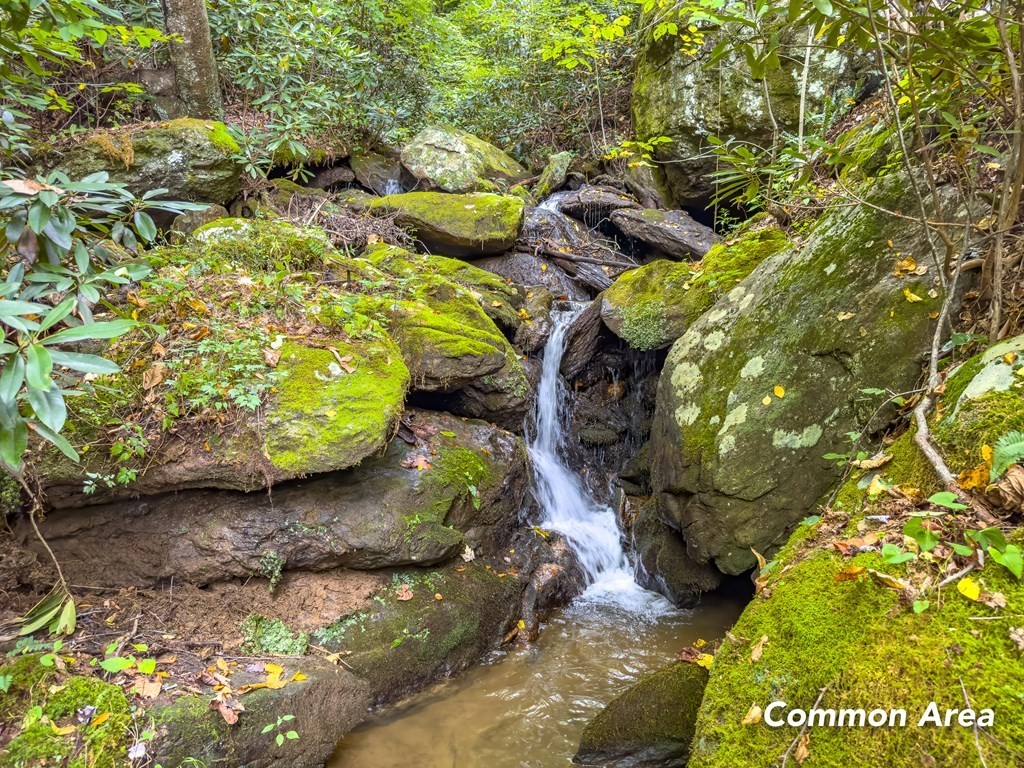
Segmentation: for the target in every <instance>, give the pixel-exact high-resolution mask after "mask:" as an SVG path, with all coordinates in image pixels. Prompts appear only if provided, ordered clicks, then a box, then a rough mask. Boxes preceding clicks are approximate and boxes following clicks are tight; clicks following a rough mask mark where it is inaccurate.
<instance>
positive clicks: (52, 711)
mask: <svg viewBox="0 0 1024 768" xmlns="http://www.w3.org/2000/svg"><path fill="white" fill-rule="evenodd" d="M40 658H41V657H40V656H39V655H30V656H22V657H20V658H16V659H15V660H14V661H9V662H7V663H6V664H4V665H2V666H0V678H10V679H9V681H8V684H7V687H6V689H5V690H4V691H2V692H0V727H2V729H3V730H2V735H0V743H2V744H3V750H2V751H0V768H26V767H27V766H47V765H62V766H69V768H93V766H95V768H120V767H121V766H123V765H127V763H128V759H127V753H128V748H129V747H130V745H131V744H132V742H133V741H134V735H135V733H136V732H137V725H136V722H135V720H134V718H133V714H132V709H131V707H130V705H129V703H128V699H127V698H126V697H125V695H124V692H123V691H122V690H121V688H120V687H118V686H116V685H111V684H109V683H105V682H103V681H102V680H100V679H99V678H97V677H88V676H75V675H67V676H65V675H61V674H58V673H57V672H56V671H55V669H54V666H53V664H52V663H51V664H50V665H49V666H43V665H42V664H40ZM90 708H92V709H90ZM67 728H70V729H71V730H70V731H65V730H64V729H67Z"/></svg>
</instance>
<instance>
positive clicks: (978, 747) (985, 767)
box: [959, 677, 988, 768]
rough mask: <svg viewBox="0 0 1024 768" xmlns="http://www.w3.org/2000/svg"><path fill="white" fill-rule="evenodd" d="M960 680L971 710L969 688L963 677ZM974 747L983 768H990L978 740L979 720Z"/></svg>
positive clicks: (966, 701) (965, 700)
mask: <svg viewBox="0 0 1024 768" xmlns="http://www.w3.org/2000/svg"><path fill="white" fill-rule="evenodd" d="M959 680H960V690H961V691H963V692H964V704H966V705H967V708H968V709H970V708H971V700H970V698H969V697H968V696H967V686H965V685H964V679H963V678H962V677H961V678H959ZM974 747H975V748H976V749H977V750H978V760H980V761H981V768H988V763H986V762H985V755H983V754H982V752H981V740H980V739H979V738H978V721H977V720H975V721H974Z"/></svg>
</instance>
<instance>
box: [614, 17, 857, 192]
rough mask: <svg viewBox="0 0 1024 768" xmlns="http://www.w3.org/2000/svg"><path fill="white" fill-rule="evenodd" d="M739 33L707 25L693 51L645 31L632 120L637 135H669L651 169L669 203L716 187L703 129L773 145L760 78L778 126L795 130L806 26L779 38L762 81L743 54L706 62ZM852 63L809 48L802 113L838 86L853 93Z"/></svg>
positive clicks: (836, 92) (819, 105)
mask: <svg viewBox="0 0 1024 768" xmlns="http://www.w3.org/2000/svg"><path fill="white" fill-rule="evenodd" d="M736 33H737V30H735V29H730V28H729V27H723V28H722V29H720V30H718V31H714V32H711V31H709V32H706V33H705V37H706V40H707V42H706V43H705V45H704V47H703V49H702V50H701V51H700V52H699V53H698V54H697V55H696V56H693V55H691V54H689V53H687V52H685V51H683V50H682V49H681V48H680V47H679V45H678V43H677V41H676V39H675V38H673V36H672V35H665V36H664V37H662V38H661V39H660V40H654V38H653V34H652V32H651V31H650V30H648V31H647V32H646V33H645V34H644V35H643V36H642V38H643V39H642V40H641V43H640V52H639V56H638V60H637V70H636V76H635V79H634V82H633V98H632V109H633V122H634V127H635V130H636V134H637V136H638V137H639V138H641V139H651V138H655V137H658V136H667V137H669V138H671V139H672V141H671V142H669V143H664V144H659V145H658V146H657V147H656V149H655V154H654V157H655V159H656V160H657V161H658V162H657V164H656V165H657V169H656V170H655V176H656V177H657V178H658V179H659V181H660V182H661V186H662V189H661V191H662V192H663V194H664V197H665V198H666V199H665V202H666V203H669V204H670V205H673V207H680V208H681V207H688V206H692V205H704V204H706V203H707V201H708V199H709V198H710V196H711V194H712V192H713V191H714V185H713V181H712V179H711V176H710V174H712V173H713V172H714V171H715V170H716V165H715V163H716V160H715V157H714V156H713V155H712V154H711V153H710V152H709V151H708V150H709V145H708V143H707V137H708V136H717V137H718V138H720V139H722V140H723V141H725V140H728V139H735V140H736V141H738V142H741V143H742V144H745V145H748V146H749V145H754V146H758V147H768V146H771V145H772V142H773V135H774V132H775V127H774V125H773V123H772V118H771V117H770V116H769V106H768V102H766V100H765V95H764V88H765V86H764V85H763V83H767V89H768V93H769V96H770V104H771V106H770V110H771V113H772V115H774V118H775V120H776V121H777V122H778V126H779V130H781V131H785V132H788V133H793V134H795V133H796V132H797V129H798V126H797V122H798V116H799V110H800V91H801V81H802V76H803V63H804V43H805V40H806V38H805V34H804V32H803V31H800V32H799V33H796V38H795V39H793V38H787V39H783V40H782V45H781V49H780V51H779V56H780V59H781V61H782V67H781V68H780V69H778V70H775V71H772V72H770V73H769V74H768V76H767V79H766V80H765V81H762V80H759V79H755V78H753V77H752V76H751V73H750V69H749V67H748V66H747V63H746V61H745V59H744V58H743V56H742V55H741V54H731V55H728V56H726V57H725V58H723V59H722V60H721V61H720V62H718V63H716V64H710V69H709V60H710V58H711V56H712V51H713V50H714V49H715V47H716V46H717V45H718V43H720V42H722V41H724V39H725V38H726V37H728V36H730V35H734V34H736ZM851 70H852V68H851V66H850V63H849V61H848V60H847V59H846V58H845V57H844V56H843V55H842V54H841V53H839V52H837V51H834V50H828V49H826V48H824V47H815V48H812V49H811V61H810V70H809V72H810V77H809V79H808V83H807V95H808V98H807V107H806V114H807V115H816V114H820V113H821V112H822V110H823V108H824V107H825V104H826V102H827V101H828V100H829V99H837V98H841V95H842V94H843V93H845V94H847V95H851V96H852V95H853V93H854V89H853V86H854V84H855V82H856V79H857V78H856V75H855V74H854V73H853V72H852V71H851ZM833 103H834V102H833Z"/></svg>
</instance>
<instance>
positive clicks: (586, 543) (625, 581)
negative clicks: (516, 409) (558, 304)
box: [529, 306, 671, 614]
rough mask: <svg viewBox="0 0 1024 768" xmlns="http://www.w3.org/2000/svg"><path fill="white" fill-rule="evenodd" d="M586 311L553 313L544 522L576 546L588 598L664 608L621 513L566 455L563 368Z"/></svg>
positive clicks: (541, 411) (542, 442)
mask: <svg viewBox="0 0 1024 768" xmlns="http://www.w3.org/2000/svg"><path fill="white" fill-rule="evenodd" d="M582 310H583V306H574V307H572V308H570V309H568V310H556V311H554V312H552V313H551V320H552V331H551V336H550V337H549V339H548V343H547V346H546V347H545V350H544V367H543V371H542V373H541V379H540V385H539V386H538V388H537V401H536V405H535V407H534V434H533V436H532V440H531V441H530V446H529V450H530V458H531V459H532V461H533V470H534V482H535V486H536V487H535V490H536V494H537V500H538V503H539V504H540V507H541V512H542V514H543V515H544V519H543V521H542V525H543V526H544V527H545V528H549V529H551V530H554V531H557V532H558V533H560V534H562V535H563V536H565V538H566V540H567V541H568V543H569V545H570V546H571V547H572V549H573V552H574V553H575V555H576V557H577V559H578V560H579V563H580V566H581V567H582V568H583V572H584V574H585V575H586V578H587V581H588V583H589V585H588V587H587V591H586V593H585V594H584V600H589V601H598V602H607V603H615V604H617V605H619V606H621V607H623V608H626V609H628V610H630V611H635V612H637V613H654V614H657V613H661V612H663V611H665V610H669V609H670V608H671V606H670V604H669V603H668V601H666V600H664V598H662V597H661V596H659V595H655V594H654V593H653V592H648V591H647V590H645V589H643V588H642V587H640V586H639V585H638V584H637V583H636V580H635V578H634V575H633V567H632V564H631V563H630V561H629V557H628V556H627V555H626V551H625V549H623V546H622V536H621V534H620V532H619V526H618V523H617V521H616V517H615V513H614V512H613V511H612V510H611V509H610V508H609V507H607V506H604V505H602V504H598V503H597V502H596V501H595V500H594V498H593V497H592V496H591V495H590V494H589V493H588V492H587V490H586V489H585V488H584V486H583V484H582V483H581V482H580V481H579V480H578V479H577V477H576V475H575V474H574V473H573V472H572V470H570V469H569V467H568V466H566V464H565V460H564V459H563V456H564V453H565V451H564V448H565V445H564V442H565V435H564V422H565V415H566V411H567V410H568V404H569V398H568V393H567V392H566V389H565V384H564V383H563V381H562V377H561V375H560V373H559V368H560V367H561V364H562V357H563V355H564V354H565V351H566V343H567V341H568V332H569V329H570V328H571V326H572V321H573V320H574V319H575V318H576V316H577V315H579V314H580V312H581V311H582Z"/></svg>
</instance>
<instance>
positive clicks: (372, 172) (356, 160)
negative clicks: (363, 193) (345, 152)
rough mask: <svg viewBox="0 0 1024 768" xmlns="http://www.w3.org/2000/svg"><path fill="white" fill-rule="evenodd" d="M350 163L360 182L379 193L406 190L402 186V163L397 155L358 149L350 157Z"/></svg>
mask: <svg viewBox="0 0 1024 768" xmlns="http://www.w3.org/2000/svg"><path fill="white" fill-rule="evenodd" d="M349 165H351V166H352V172H353V173H354V174H355V177H356V179H357V180H358V181H359V183H360V184H362V185H363V186H364V187H366V188H367V189H369V190H372V191H373V192H374V193H376V194H378V195H394V194H398V193H400V192H403V191H405V190H404V189H403V188H402V186H403V185H402V164H401V162H400V161H399V159H398V158H397V157H392V156H389V155H385V154H382V153H380V152H372V151H369V150H363V151H359V150H356V151H354V152H353V153H352V157H350V158H349Z"/></svg>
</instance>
